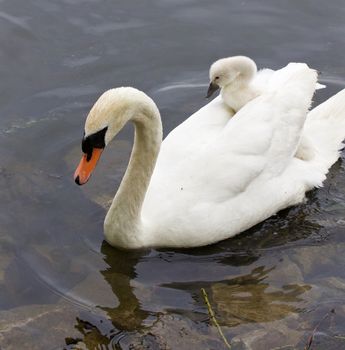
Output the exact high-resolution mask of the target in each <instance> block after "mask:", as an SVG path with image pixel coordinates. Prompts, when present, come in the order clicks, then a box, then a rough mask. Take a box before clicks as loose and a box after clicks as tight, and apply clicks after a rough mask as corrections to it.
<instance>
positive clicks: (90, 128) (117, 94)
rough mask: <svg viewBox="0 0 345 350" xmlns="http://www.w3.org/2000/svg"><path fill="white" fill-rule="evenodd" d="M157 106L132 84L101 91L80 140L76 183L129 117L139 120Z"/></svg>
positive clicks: (87, 174) (83, 178) (87, 173)
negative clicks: (79, 157) (80, 157)
mask: <svg viewBox="0 0 345 350" xmlns="http://www.w3.org/2000/svg"><path fill="white" fill-rule="evenodd" d="M155 108H156V105H155V104H154V103H153V101H152V100H151V99H150V98H149V97H148V96H147V95H146V94H144V93H143V92H142V91H139V90H137V89H134V88H131V87H122V88H116V89H111V90H108V91H106V92H105V93H103V95H101V97H100V98H99V99H98V100H97V101H96V103H95V104H94V105H93V107H92V109H91V110H90V112H89V114H88V116H87V118H86V122H85V129H84V136H83V139H82V143H81V148H82V151H83V156H82V159H81V161H80V163H79V166H78V167H77V169H76V171H75V173H74V179H75V182H76V183H77V184H78V185H83V184H85V183H86V182H87V181H88V179H89V178H90V176H91V173H92V171H93V169H94V168H95V167H96V165H97V162H98V160H99V158H100V156H101V154H102V152H103V150H104V148H105V146H106V145H107V144H108V143H109V142H110V141H111V140H112V139H113V138H114V137H115V136H116V135H117V134H118V132H119V131H120V130H121V129H122V128H123V126H124V125H125V124H126V122H127V121H128V120H135V121H139V122H140V121H141V120H142V118H143V116H145V115H152V114H153V113H154V112H153V109H155Z"/></svg>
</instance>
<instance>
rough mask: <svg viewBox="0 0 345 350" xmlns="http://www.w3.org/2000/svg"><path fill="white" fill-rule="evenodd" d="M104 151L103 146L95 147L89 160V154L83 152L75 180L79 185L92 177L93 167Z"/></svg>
mask: <svg viewBox="0 0 345 350" xmlns="http://www.w3.org/2000/svg"><path fill="white" fill-rule="evenodd" d="M102 152H103V148H94V149H93V150H92V155H91V158H90V159H89V160H87V154H85V153H84V154H83V157H82V158H81V161H80V163H79V165H78V167H77V170H76V171H75V173H74V181H75V182H76V184H78V185H84V184H85V183H86V182H87V181H88V180H89V178H90V176H91V174H92V171H93V169H95V167H96V165H97V162H98V159H99V158H100V156H101V154H102Z"/></svg>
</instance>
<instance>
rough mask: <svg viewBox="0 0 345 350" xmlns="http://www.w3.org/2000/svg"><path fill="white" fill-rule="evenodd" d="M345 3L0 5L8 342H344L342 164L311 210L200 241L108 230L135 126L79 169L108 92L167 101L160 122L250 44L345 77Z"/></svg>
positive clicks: (265, 63)
mask: <svg viewBox="0 0 345 350" xmlns="http://www.w3.org/2000/svg"><path fill="white" fill-rule="evenodd" d="M344 18H345V4H344V2H343V1H340V0H335V1H332V2H327V3H326V2H325V1H321V0H310V1H304V0H303V1H300V0H299V1H297V0H296V1H275V0H270V1H229V0H220V1H204V0H150V1H148V0H140V1H132V0H131V1H129V0H116V1H115V0H112V1H111V0H60V1H53V0H49V1H48V0H0V43H1V47H0V76H1V82H0V116H1V119H0V193H1V203H2V205H1V211H0V219H1V221H0V348H1V349H3V350H7V349H16V350H17V349H21V350H25V349H30V350H33V349H45V350H47V349H63V348H65V349H188V350H190V349H225V345H224V343H223V341H222V339H221V338H220V336H219V334H218V333H217V330H216V328H215V327H214V325H212V323H211V322H210V320H209V317H208V311H207V307H206V305H205V302H204V299H203V297H202V294H201V292H200V289H201V288H205V290H206V292H207V294H208V298H209V301H210V303H211V305H212V308H213V310H214V312H215V314H216V317H217V320H218V322H219V324H220V325H221V327H222V329H223V332H224V334H225V336H226V337H227V338H228V340H229V341H231V342H232V344H233V349H235V350H236V349H255V350H258V349H273V348H280V347H282V348H283V349H294V348H296V349H303V347H304V345H305V343H306V341H307V338H308V336H309V335H310V334H311V332H312V330H313V329H314V327H315V326H316V324H317V323H318V322H319V321H320V320H321V319H322V317H323V316H324V315H325V314H326V313H327V312H328V311H329V310H331V309H335V312H336V313H335V314H334V315H333V314H332V317H329V318H327V319H326V320H325V321H324V322H323V323H322V324H321V325H320V327H319V328H318V330H317V332H316V333H315V339H314V343H313V345H314V348H315V349H325V348H326V347H327V349H328V350H330V349H344V348H345V338H344V334H345V305H344V302H345V269H344V266H345V232H344V231H345V218H344V213H345V176H344V175H345V169H344V163H343V161H342V160H339V161H338V162H337V163H336V164H335V165H334V166H333V167H332V169H331V171H330V174H329V176H328V179H327V181H326V183H325V186H324V187H323V188H322V189H319V190H315V191H313V192H311V193H310V194H309V196H308V197H309V200H308V202H307V203H305V204H303V205H299V206H298V207H295V208H292V209H290V210H285V211H283V212H281V213H279V215H277V216H275V217H272V218H271V219H269V220H267V221H265V222H264V223H263V224H260V225H258V226H256V227H254V228H253V229H251V230H250V231H248V232H246V233H244V234H242V235H240V236H238V237H236V238H234V239H229V240H227V241H224V242H220V243H218V244H216V245H212V246H210V247H205V248H200V249H193V250H155V249H148V250H144V251H140V252H121V251H119V250H116V249H114V248H111V247H110V246H108V245H107V244H106V243H105V242H104V241H103V232H102V229H103V228H102V226H103V225H102V223H103V219H104V216H105V213H106V208H107V207H108V205H109V201H110V200H111V198H112V196H113V195H114V193H115V191H116V189H117V187H118V185H119V183H120V181H121V178H122V175H123V172H124V170H125V169H126V166H127V161H128V157H129V154H130V150H131V143H132V129H131V128H130V127H127V128H126V129H125V130H124V131H123V132H121V134H120V135H119V137H118V138H117V139H116V141H114V142H113V143H112V145H111V146H110V147H109V148H108V150H107V152H105V154H104V157H103V159H102V161H101V163H100V165H99V167H98V169H97V171H96V172H95V174H94V176H93V178H92V180H91V181H90V183H89V184H88V185H87V186H84V187H82V188H80V187H77V186H76V185H75V184H74V182H73V179H72V174H73V172H74V169H75V166H76V165H77V163H78V161H79V157H80V154H81V151H80V140H81V136H82V131H83V124H84V120H85V116H86V114H87V112H88V110H89V108H90V106H91V105H92V103H93V102H94V101H95V99H96V98H97V97H98V95H99V94H100V93H101V92H102V91H104V90H105V89H108V88H110V87H115V86H120V85H131V86H135V87H137V88H140V89H142V90H144V91H145V92H147V93H148V94H149V95H150V96H152V97H153V98H154V100H155V101H156V102H157V104H158V106H159V108H160V110H161V114H162V118H163V124H164V130H165V134H166V133H167V132H169V131H170V130H171V129H172V128H174V127H175V126H176V125H178V124H179V123H180V122H181V121H183V120H184V119H185V118H187V117H188V116H189V115H190V114H191V113H192V112H193V111H195V110H197V109H198V108H200V106H201V105H203V104H205V100H204V96H205V93H206V84H207V80H208V77H207V71H208V67H209V65H210V63H211V62H212V61H214V60H215V59H217V58H219V57H224V56H229V55H235V54H246V55H249V56H251V57H253V58H254V59H255V60H256V62H257V63H258V66H260V67H271V68H278V67H281V66H283V65H286V64H287V63H288V62H289V61H305V62H308V63H309V64H310V65H311V66H313V67H315V68H317V69H319V70H321V71H322V72H323V75H322V80H323V82H325V83H326V84H327V85H328V89H327V90H323V91H320V92H318V93H317V96H316V98H315V101H316V103H319V102H321V101H323V100H324V99H326V98H327V97H329V96H330V95H331V94H333V93H335V92H336V91H338V90H340V89H342V88H344V87H345V80H344V78H345V68H344V67H345V61H344V50H345V24H344Z"/></svg>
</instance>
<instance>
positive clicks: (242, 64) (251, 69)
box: [206, 56, 257, 98]
mask: <svg viewBox="0 0 345 350" xmlns="http://www.w3.org/2000/svg"><path fill="white" fill-rule="evenodd" d="M256 71H257V68H256V64H255V62H254V61H253V60H252V59H250V58H249V57H246V56H233V57H227V58H221V59H220V60H218V61H216V62H214V63H213V64H212V65H211V68H210V85H209V88H208V91H207V96H206V97H207V98H209V97H211V96H212V94H213V93H214V92H215V91H217V90H218V89H219V88H224V87H227V86H230V85H234V86H235V87H236V86H241V85H245V84H248V83H249V82H250V80H252V78H253V77H254V75H255V74H256Z"/></svg>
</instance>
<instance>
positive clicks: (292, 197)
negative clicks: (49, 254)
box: [90, 63, 345, 248]
mask: <svg viewBox="0 0 345 350" xmlns="http://www.w3.org/2000/svg"><path fill="white" fill-rule="evenodd" d="M269 75H270V78H269V79H270V88H269V89H266V92H265V93H263V94H261V95H260V96H258V97H257V98H255V99H254V100H252V101H250V102H248V103H247V104H246V105H245V106H244V107H243V108H241V109H240V111H239V112H237V114H236V116H235V117H233V118H229V113H230V112H229V109H228V107H227V106H226V105H225V104H224V103H223V102H222V100H221V98H220V97H218V98H216V99H215V100H214V101H212V102H211V103H209V104H208V105H206V106H205V107H203V108H201V109H200V110H199V111H198V112H196V113H195V114H193V115H192V116H191V117H190V118H189V119H187V120H186V121H185V122H183V123H182V124H181V125H179V126H178V127H177V128H176V129H174V130H173V131H172V132H171V133H170V134H169V135H168V136H167V137H166V139H165V140H164V142H163V143H162V145H161V149H160V152H159V155H158V159H157V162H156V165H155V167H154V159H153V158H154V157H155V156H154V155H153V156H152V155H151V154H150V152H151V151H150V150H149V146H150V141H149V137H153V135H154V131H152V130H151V131H150V128H146V129H145V130H146V131H145V132H141V131H140V130H141V128H142V127H143V125H144V124H145V123H146V122H145V118H142V120H140V121H139V122H138V120H135V119H134V118H129V117H128V119H132V120H134V122H135V124H136V141H135V144H136V145H135V146H134V152H133V154H132V158H134V160H133V159H131V165H130V168H133V165H134V164H135V163H137V164H135V167H138V169H139V168H141V169H144V168H145V164H146V163H148V164H150V167H151V168H153V167H154V171H153V174H152V177H151V180H150V175H151V174H150V171H147V172H145V171H143V175H141V171H135V169H130V170H129V171H127V174H126V176H125V178H124V180H123V183H122V184H121V187H120V190H119V192H120V195H119V193H118V194H117V195H116V197H115V199H114V201H113V205H112V207H111V209H110V210H109V212H108V214H107V219H106V222H105V234H106V239H107V240H108V242H109V243H110V244H112V245H114V246H120V247H123V248H139V247H144V246H160V247H193V246H201V245H206V244H210V243H214V242H217V241H219V240H222V239H225V238H229V237H232V236H234V235H236V234H238V233H240V232H242V231H243V230H245V229H247V228H249V227H251V226H253V225H255V224H257V223H259V222H260V221H262V220H264V219H266V218H268V217H270V216H271V215H273V214H275V213H276V212H278V211H279V210H281V209H283V208H286V207H288V206H291V205H294V204H297V203H300V202H301V201H302V200H303V199H304V197H305V192H306V191H307V190H310V189H311V188H313V187H317V186H321V185H322V181H323V180H324V179H325V176H326V173H327V171H328V168H329V167H330V166H331V165H332V164H333V163H334V162H335V161H336V159H337V158H338V156H339V149H340V148H341V142H342V140H343V138H344V136H345V90H343V91H341V92H340V93H338V94H337V95H336V96H334V97H332V98H331V99H329V100H328V101H326V102H325V103H324V104H322V105H321V106H319V107H317V108H315V109H314V110H313V111H311V112H310V113H309V114H308V109H309V107H310V104H311V99H312V96H313V93H314V90H315V88H316V84H317V74H316V72H315V71H314V70H312V69H310V68H308V66H307V65H305V64H298V63H294V64H289V65H288V66H287V67H285V68H283V69H281V70H278V71H276V72H273V71H272V72H270V73H269ZM134 91H137V90H133V89H130V88H129V89H128V91H127V92H128V95H132V94H133V93H134ZM135 94H137V92H135V93H134V95H135ZM140 96H141V95H140ZM141 97H142V96H141ZM141 97H140V98H141ZM115 99H116V98H115V97H114V100H115ZM131 103H132V104H135V98H133V100H132V101H131ZM145 103H147V104H149V105H150V104H152V103H153V102H152V100H150V99H149V98H148V99H147V101H146V102H145V99H144V98H143V100H142V101H141V104H142V105H144V104H145ZM96 104H97V103H96ZM151 107H152V106H151ZM132 109H133V108H132ZM151 110H152V108H151ZM133 113H134V112H133ZM153 113H155V112H153ZM139 114H140V113H139ZM307 114H308V118H307V121H306V117H307ZM135 115H138V112H137V111H136V112H135ZM100 117H101V116H100ZM156 117H157V118H159V114H158V115H157V116H156ZM149 119H150V118H149ZM153 119H154V118H153ZM150 120H151V119H150ZM150 123H151V122H150ZM151 124H152V123H151ZM157 125H158V124H157ZM91 131H93V132H96V131H97V130H91ZM91 131H90V132H91ZM150 132H152V135H151V134H150ZM158 132H159V131H158ZM140 135H141V136H140ZM145 135H146V136H145ZM301 135H304V136H305V137H306V139H308V142H309V143H308V147H309V149H310V148H312V151H313V152H312V153H313V156H312V157H311V159H309V160H307V161H305V160H302V159H299V158H296V157H295V156H294V155H295V153H296V150H297V147H298V145H299V143H300V139H301ZM304 136H303V137H304ZM141 137H142V138H143V139H142V140H144V138H145V137H146V141H145V142H146V143H145V142H144V141H142V142H141V143H140V142H139V141H138V140H139V139H140V138H141ZM157 140H158V138H156V141H155V143H157V142H158V141H157ZM138 144H142V145H143V148H144V149H145V150H142V149H139V147H138ZM155 147H156V146H155ZM138 177H142V178H138ZM124 182H125V184H124ZM145 186H148V189H147V192H146V195H145V191H146V187H145ZM131 188H132V189H133V191H132V192H130V189H131ZM137 193H138V194H137ZM126 195H127V196H126ZM120 197H121V198H120ZM142 198H144V199H143V202H142ZM124 202H126V203H124ZM136 216H137V217H136ZM134 218H136V220H134ZM133 221H135V222H134V224H133V225H129V224H128V222H130V223H131V222H133Z"/></svg>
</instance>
